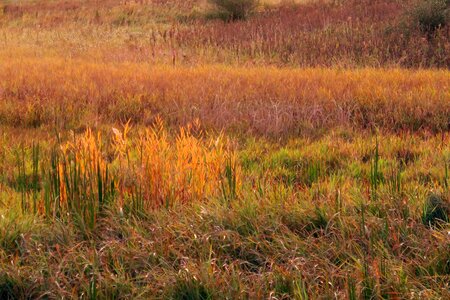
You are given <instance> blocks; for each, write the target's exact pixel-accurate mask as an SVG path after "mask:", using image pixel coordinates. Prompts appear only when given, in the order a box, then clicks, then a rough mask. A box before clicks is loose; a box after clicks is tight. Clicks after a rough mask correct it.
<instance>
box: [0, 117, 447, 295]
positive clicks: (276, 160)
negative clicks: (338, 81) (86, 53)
mask: <svg viewBox="0 0 450 300" xmlns="http://www.w3.org/2000/svg"><path fill="white" fill-rule="evenodd" d="M158 126H160V125H155V127H154V128H153V130H152V131H151V132H148V131H147V130H144V129H143V131H141V132H135V131H136V130H137V131H140V130H138V129H136V128H135V129H130V130H125V129H124V128H120V129H116V130H115V132H113V133H112V134H110V135H109V137H108V138H107V135H106V133H103V134H102V136H103V138H99V135H98V134H97V133H95V132H91V131H88V132H87V133H84V134H80V135H78V136H77V137H76V138H75V139H74V138H73V137H72V138H66V137H64V136H62V137H61V142H60V145H61V146H60V147H61V150H60V153H59V156H60V158H59V165H61V166H62V165H63V164H64V160H71V161H72V163H71V164H70V165H71V168H72V169H75V168H76V166H77V164H78V165H79V166H82V167H80V171H72V172H71V173H70V172H67V175H65V174H66V173H65V172H62V173H61V174H62V175H61V178H60V180H61V183H60V186H61V187H60V189H61V190H63V192H61V194H62V195H64V196H62V197H61V196H60V199H62V200H61V202H62V203H61V206H60V212H61V213H59V214H58V213H53V212H52V213H50V214H46V213H45V210H41V207H43V204H42V203H45V194H46V192H45V190H46V186H47V185H48V184H47V183H46V182H47V181H48V180H50V178H51V177H48V176H47V175H46V174H45V172H44V173H42V175H40V176H39V183H40V184H41V185H42V186H43V188H42V190H41V191H40V192H39V193H38V195H39V196H38V198H37V203H38V207H39V208H40V209H38V212H37V214H35V213H34V212H33V210H32V209H29V210H27V211H24V212H22V210H21V209H20V207H21V206H20V199H21V191H19V190H17V189H16V188H15V185H14V184H13V182H14V181H15V180H19V178H15V177H14V176H18V175H17V174H18V173H16V172H14V169H17V168H19V167H18V166H16V165H15V163H14V161H15V156H14V153H13V152H12V151H8V149H9V147H11V145H10V146H6V145H5V144H2V145H3V147H4V149H6V151H5V152H6V155H5V159H4V163H3V165H2V168H4V170H5V174H9V175H7V176H11V177H12V178H8V179H7V180H5V181H4V182H2V184H1V185H0V186H1V190H2V191H3V193H2V198H1V202H2V203H3V204H2V208H1V215H2V219H1V222H0V226H1V230H2V232H5V233H7V234H6V235H2V236H3V240H2V241H1V243H2V244H1V245H2V246H1V249H2V252H1V262H2V277H1V278H2V279H1V283H2V285H1V289H2V293H3V294H2V295H13V296H11V297H20V296H21V295H24V297H38V296H42V295H44V294H45V295H50V296H51V297H63V296H65V297H84V296H83V295H87V294H89V293H91V295H96V297H97V298H110V297H118V298H129V297H140V296H142V297H171V298H174V299H177V298H180V297H181V298H183V297H187V296H189V295H191V296H192V297H194V299H203V298H202V297H206V298H207V297H210V298H211V297H212V298H241V297H249V298H270V297H275V295H277V296H276V297H284V298H289V297H292V298H294V297H303V298H306V297H309V298H316V297H317V296H319V295H322V296H323V295H328V296H330V297H331V296H333V295H338V297H340V298H348V299H352V297H353V298H355V297H356V298H364V299H370V298H373V297H389V295H395V296H396V297H401V298H408V299H409V298H411V299H413V298H415V297H416V296H417V295H419V294H420V295H421V296H423V297H427V298H439V297H443V298H446V297H447V296H448V289H447V287H446V284H447V282H448V280H446V279H447V278H448V271H449V270H448V261H447V260H448V256H446V253H447V251H446V249H448V246H449V244H448V238H447V236H448V233H447V231H448V223H446V222H448V221H446V219H445V217H443V216H445V215H446V216H448V213H449V210H448V209H449V208H448V206H447V205H448V203H449V202H448V201H449V194H448V189H447V188H446V186H445V180H446V176H447V175H446V164H448V159H449V156H448V155H449V153H450V149H449V138H448V136H447V135H445V136H444V139H443V138H442V137H441V136H440V135H423V136H421V135H419V134H417V133H416V134H402V135H393V134H389V133H383V132H379V133H378V138H377V137H376V136H374V135H373V136H367V135H364V134H360V133H358V131H342V130H337V131H333V132H330V133H328V134H327V135H325V136H323V137H321V138H319V139H310V138H293V139H288V140H286V141H285V142H283V143H279V142H274V141H271V140H270V139H267V140H266V139H264V138H258V139H256V140H255V139H254V138H249V139H246V140H244V141H242V142H241V143H240V146H239V150H237V152H236V154H235V155H236V161H235V162H232V163H231V164H230V163H228V162H227V160H226V159H225V158H226V155H225V154H226V153H227V152H226V151H225V150H226V149H227V148H226V147H225V148H223V150H220V149H222V148H220V147H219V148H217V147H218V146H217V145H216V141H217V139H216V137H214V136H213V137H212V140H210V139H209V137H208V136H207V135H205V134H203V136H202V135H201V134H200V135H199V131H198V130H196V129H195V128H196V127H195V126H194V125H193V127H191V128H190V129H185V130H186V131H181V132H180V133H179V134H178V137H177V138H171V137H170V136H168V135H167V136H166V139H167V140H164V138H162V136H164V134H163V135H160V134H159V135H158V134H157V133H158V132H160V130H158V128H159V127H158ZM110 131H111V130H110ZM125 132H126V136H127V137H126V140H127V141H128V142H127V143H125V144H124V143H123V142H120V141H123V140H122V139H124V135H125ZM163 132H164V131H163ZM187 132H190V133H189V134H188V133H187ZM155 134H157V135H155ZM156 136H158V137H159V138H156ZM381 136H382V137H383V138H380V137H381ZM6 138H7V137H6ZM66 139H67V143H66V142H65V141H64V140H66ZM152 139H153V140H152ZM73 140H75V141H76V142H73ZM210 141H215V142H214V145H211V144H210ZM140 143H149V144H150V145H152V146H151V147H156V148H155V150H152V151H156V152H151V153H152V154H150V153H148V156H147V155H144V157H149V158H150V157H152V158H153V159H152V160H149V161H148V162H147V163H149V164H151V167H150V166H148V165H146V163H144V164H142V163H141V161H140V158H139V157H140V156H141V154H140V152H139V151H149V150H145V149H146V148H147V147H150V146H149V145H148V146H141V145H140ZM187 143H188V144H189V145H190V146H189V147H187V148H186V147H185V146H184V145H186V144H187ZM108 144H109V145H108ZM120 145H122V146H120ZM123 145H126V147H124V146H123ZM224 146H225V145H224ZM5 147H6V148H5ZM21 147H23V149H24V150H23V151H24V153H25V155H24V157H25V172H24V173H25V175H27V176H30V175H31V174H33V167H32V165H33V163H32V161H33V144H29V145H26V144H25V145H24V144H22V146H21ZM161 147H168V148H167V149H170V151H169V152H166V151H164V150H162V149H161ZM211 147H212V148H211ZM20 149H21V148H20ZM52 149H53V146H52V143H49V144H48V145H47V146H45V145H42V146H41V148H40V156H39V159H40V165H41V166H42V168H43V169H44V170H50V172H52V171H51V170H52V169H51V168H49V167H46V164H48V163H49V160H50V159H51V157H52V156H51V155H52V151H53V150H52ZM141 149H142V150H141ZM156 149H158V150H159V151H158V150H156ZM197 149H202V150H201V151H202V152H203V154H201V155H200V154H199V152H198V151H199V150H197ZM186 151H187V152H188V153H191V154H195V155H197V156H200V157H203V158H202V161H203V163H202V164H201V166H198V167H195V160H190V159H189V160H188V161H186V156H184V154H183V153H185V152H186ZM221 151H225V152H221ZM127 153H128V154H127ZM218 153H221V154H220V155H218ZM228 153H232V152H228ZM165 154H169V155H174V156H177V157H178V158H175V157H174V158H169V159H167V158H164V159H162V158H160V157H161V156H164V155H165ZM83 155H86V156H83ZM216 155H218V156H216ZM229 155H231V154H229ZM127 156H129V158H127ZM76 157H78V158H76ZM75 159H77V163H76V164H75ZM99 160H100V163H99V162H98V161H99ZM375 161H377V163H376V164H377V165H378V167H377V174H379V176H383V178H384V179H383V180H380V181H379V182H378V183H377V188H376V197H373V191H372V186H373V176H374V171H373V170H374V164H375ZM310 162H316V163H310ZM161 164H162V165H161ZM398 164H401V165H402V168H401V169H400V170H399V171H398V172H400V174H401V184H400V185H398V184H397V180H398V178H399V177H398V176H397V174H395V173H394V175H393V176H391V175H390V174H391V172H392V170H396V168H397V166H398ZM66 165H68V163H66ZM316 165H320V168H319V169H320V171H316V170H315V168H316V167H312V166H316ZM106 166H107V167H108V170H109V171H108V172H109V174H110V175H108V176H110V177H108V178H111V179H110V180H111V181H112V180H114V187H113V189H114V190H115V192H114V196H113V197H111V198H110V199H109V201H106V200H104V201H103V202H101V200H100V199H101V197H102V199H106V198H107V197H106V196H100V191H103V189H102V188H100V189H99V185H98V183H99V181H100V180H101V182H102V186H104V187H106V186H107V185H108V184H107V180H106V179H105V177H106V175H102V174H104V173H102V172H106V171H104V170H106ZM229 166H238V167H236V168H237V170H238V171H237V183H236V189H237V191H236V193H235V194H234V196H233V197H228V195H230V192H229V191H230V190H229V189H228V186H229V185H228V184H229V182H232V181H233V179H231V180H230V181H228V179H227V178H233V176H234V175H227V173H232V174H234V172H236V171H235V170H234V169H233V170H232V171H228V169H227V168H228V167H229ZM83 168H85V170H84V171H83ZM133 168H134V169H133ZM180 168H181V169H180ZM187 169H190V170H189V171H183V170H187ZM312 169H314V171H312ZM98 170H100V175H101V176H99V175H98ZM186 172H188V173H189V174H193V175H187V174H188V173H186ZM73 174H77V175H78V176H79V178H80V179H77V180H78V181H77V182H79V184H80V186H79V190H80V191H83V195H84V196H85V197H84V198H83V197H78V196H75V197H73V198H70V197H69V195H70V191H71V189H73V185H71V184H72V183H71V182H74V181H73V178H72V177H70V176H73ZM164 174H166V175H164ZM205 174H206V175H207V176H212V177H206V178H207V179H204V181H202V179H201V178H205V177H199V176H200V175H201V176H203V175H205ZM290 174H291V175H290ZM91 175H92V176H93V178H90V177H89V176H91ZM186 175H187V176H191V177H190V178H192V180H191V181H189V180H188V179H186V177H185V176H186ZM280 175H282V176H280ZM65 176H67V177H68V180H69V184H68V185H66V184H65V183H64V181H65V180H66V179H64V178H65ZM171 176H173V177H171ZM286 176H293V178H295V180H284V179H283V178H284V177H286ZM85 178H86V179H85ZM113 178H114V179H113ZM164 178H167V179H168V180H167V181H165V182H164V181H163V180H164ZM71 180H72V181H71ZM91 180H92V181H93V183H92V185H91V184H89V183H88V182H90V181H91ZM186 180H187V181H186ZM70 181H71V182H70ZM158 184H159V186H160V188H159V189H157V190H155V189H154V187H155V186H156V185H158ZM62 186H67V188H62ZM223 186H225V189H226V190H227V193H223V192H222V187H223ZM393 187H395V188H393ZM127 191H128V192H127ZM170 191H171V192H172V197H173V198H172V199H173V200H172V202H170V205H168V206H167V205H166V203H165V202H164V198H165V197H166V195H167V194H166V193H168V192H169V193H170ZM102 193H103V192H102ZM133 193H134V194H135V196H133ZM106 194H107V193H103V195H106ZM32 195H33V194H32V192H31V191H30V192H28V193H27V195H26V201H29V203H30V204H31V203H33V202H32V201H33V197H32ZM75 195H76V194H75ZM136 195H141V196H140V197H142V198H138V197H137V196H136ZM57 198H58V197H57V196H55V195H52V196H51V199H52V200H57ZM137 198H138V199H141V200H140V201H142V202H138V203H134V202H133V201H136V199H137ZM92 199H94V207H95V208H94V212H95V218H94V222H93V223H92V226H91V224H90V223H89V222H90V221H91V215H90V211H89V209H87V210H86V214H87V215H86V216H85V217H84V219H83V218H81V217H77V216H76V212H80V211H83V210H80V208H79V207H78V206H77V205H81V206H82V205H86V206H88V205H91V203H92ZM70 201H72V202H75V201H78V202H75V203H74V204H73V205H72V206H69V203H68V202H70ZM29 207H30V208H32V206H29ZM81 215H82V214H81V213H80V216H81ZM77 218H78V219H77ZM83 222H84V223H83ZM10 259H14V260H15V263H14V264H12V265H11V264H10ZM38 270H39V271H38ZM28 278H35V280H38V282H39V285H36V284H35V283H33V282H31V281H29V280H28ZM317 278H319V280H318V279H317ZM47 293H49V294H47Z"/></svg>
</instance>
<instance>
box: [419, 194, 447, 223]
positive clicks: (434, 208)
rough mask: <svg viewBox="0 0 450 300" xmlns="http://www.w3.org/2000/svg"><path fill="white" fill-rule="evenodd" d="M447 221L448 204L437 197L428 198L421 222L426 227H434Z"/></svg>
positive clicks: (433, 195)
mask: <svg viewBox="0 0 450 300" xmlns="http://www.w3.org/2000/svg"><path fill="white" fill-rule="evenodd" d="M448 221H449V206H448V203H446V201H445V200H444V199H443V198H442V197H441V196H439V195H436V194H432V195H430V196H428V198H427V200H426V201H425V204H424V207H423V215H422V222H423V223H424V224H425V225H428V226H435V225H438V224H439V223H442V222H448Z"/></svg>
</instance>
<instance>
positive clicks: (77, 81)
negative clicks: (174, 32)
mask: <svg viewBox="0 0 450 300" xmlns="http://www.w3.org/2000/svg"><path fill="white" fill-rule="evenodd" d="M449 78H450V77H449V72H448V71H445V70H442V71H432V70H418V71H407V70H400V69H385V70H383V69H361V70H341V69H302V70H283V69H272V68H269V69H267V68H264V69H263V68H251V69H242V68H231V67H225V66H205V67H195V68H172V67H165V66H151V65H147V64H96V63H85V62H83V61H77V60H55V59H20V60H18V59H9V60H3V61H2V62H1V63H0V79H1V83H0V99H1V100H2V102H1V104H0V115H1V116H2V118H1V120H2V124H3V125H9V126H22V127H32V126H34V127H36V126H37V127H39V126H46V127H47V128H48V127H54V126H55V125H56V126H57V128H74V129H76V128H79V127H80V126H82V125H83V126H86V125H89V126H97V125H99V124H102V123H105V122H106V123H121V122H126V121H128V120H129V119H131V120H132V122H134V123H138V124H144V125H145V124H151V123H152V122H153V120H154V118H155V117H156V116H157V115H161V116H162V117H163V118H164V119H165V120H166V121H167V122H169V124H170V125H176V126H179V125H184V124H186V123H188V122H192V121H194V120H195V119H196V118H198V119H200V121H201V122H202V124H203V125H204V126H206V127H207V128H215V129H217V130H221V129H223V128H225V129H230V130H239V131H244V132H247V131H251V132H256V133H260V134H280V133H282V134H298V133H308V132H309V131H311V130H313V131H314V130H316V129H318V128H322V129H327V128H332V127H339V126H343V127H354V128H360V129H363V128H384V129H389V130H393V131H398V130H410V131H417V130H424V129H427V130H432V131H442V130H448V126H449V123H448V116H449V112H450V106H449V105H450V101H449V99H450V98H449V97H450V96H449V85H450V80H449ZM17 103H20V105H17Z"/></svg>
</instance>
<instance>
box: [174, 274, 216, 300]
mask: <svg viewBox="0 0 450 300" xmlns="http://www.w3.org/2000/svg"><path fill="white" fill-rule="evenodd" d="M168 298H169V299H173V300H210V299H214V294H213V292H212V291H211V290H210V289H209V288H208V287H207V286H206V285H205V284H203V283H202V282H200V281H199V280H198V279H196V278H194V277H190V276H181V277H179V278H178V279H177V281H176V283H175V284H174V286H173V287H172V289H171V291H170V292H169V296H168Z"/></svg>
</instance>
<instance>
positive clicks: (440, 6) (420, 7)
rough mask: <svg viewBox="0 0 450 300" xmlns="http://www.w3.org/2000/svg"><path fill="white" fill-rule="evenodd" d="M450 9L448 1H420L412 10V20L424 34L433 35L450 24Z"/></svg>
mask: <svg viewBox="0 0 450 300" xmlns="http://www.w3.org/2000/svg"><path fill="white" fill-rule="evenodd" d="M449 8H450V1H448V0H425V1H420V2H419V3H418V4H417V5H416V6H415V7H414V8H413V10H412V13H411V15H412V20H413V22H414V24H415V25H417V26H419V28H420V30H421V31H422V32H425V33H428V34H432V33H433V32H434V31H436V29H438V28H440V27H443V26H445V25H446V24H447V23H448V20H449V13H450V10H449Z"/></svg>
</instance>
